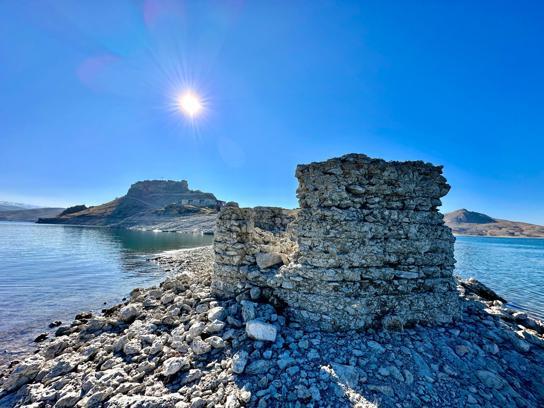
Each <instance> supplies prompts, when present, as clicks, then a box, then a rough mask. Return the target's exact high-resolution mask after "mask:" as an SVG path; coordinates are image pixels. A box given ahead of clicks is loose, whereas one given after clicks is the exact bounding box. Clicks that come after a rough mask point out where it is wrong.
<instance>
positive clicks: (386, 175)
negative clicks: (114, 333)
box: [215, 154, 459, 330]
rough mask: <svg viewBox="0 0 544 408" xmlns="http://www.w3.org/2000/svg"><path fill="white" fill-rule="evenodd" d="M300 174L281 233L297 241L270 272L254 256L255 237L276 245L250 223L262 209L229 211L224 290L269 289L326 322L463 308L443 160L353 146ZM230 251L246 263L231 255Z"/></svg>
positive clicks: (379, 322)
mask: <svg viewBox="0 0 544 408" xmlns="http://www.w3.org/2000/svg"><path fill="white" fill-rule="evenodd" d="M296 176H297V178H298V180H299V188H298V190H297V196H298V198H299V203H300V207H301V208H300V210H299V212H298V213H297V214H296V217H295V218H294V219H293V220H292V221H290V223H289V224H288V225H285V226H283V225H284V224H282V232H281V233H280V234H284V235H281V237H282V239H288V240H289V241H290V242H292V240H295V241H296V245H294V246H290V247H289V250H288V251H286V252H288V255H287V256H286V257H285V258H286V259H283V258H282V259H283V262H281V263H278V264H275V265H273V267H272V268H270V267H269V268H268V269H267V270H266V271H264V272H263V270H262V268H260V267H259V265H258V264H257V263H256V260H255V261H254V259H255V254H256V252H255V251H256V250H257V249H256V248H255V246H256V245H257V246H258V251H259V253H261V254H263V253H268V252H266V251H268V250H270V249H272V247H273V244H272V243H271V241H270V242H267V243H266V244H261V243H260V241H259V240H261V238H260V235H258V234H257V236H259V239H256V238H255V234H253V235H251V237H250V238H249V239H248V238H247V236H243V234H244V233H243V232H242V231H243V230H244V228H243V227H244V226H245V225H248V224H252V227H253V228H254V226H255V222H256V220H257V219H258V218H259V214H257V213H256V212H255V211H254V210H251V209H236V210H227V211H224V212H222V213H221V214H220V216H219V222H218V224H217V231H216V234H217V236H216V246H215V248H216V249H215V253H216V270H215V273H216V279H215V282H220V281H221V282H222V283H224V285H223V288H224V289H222V290H223V293H224V294H238V293H241V291H243V290H244V288H248V287H251V286H252V285H257V286H260V287H266V288H269V289H270V290H271V291H272V292H273V294H274V295H275V296H277V297H279V298H280V299H282V300H283V301H284V302H285V303H286V304H287V312H288V314H289V315H290V316H291V317H292V318H294V319H296V320H299V321H301V322H303V323H304V324H305V325H306V327H308V326H314V327H318V328H321V329H325V330H338V329H340V330H345V329H362V328H366V327H370V326H385V327H402V326H404V325H407V324H411V323H416V322H425V323H446V322H450V321H451V320H452V319H454V318H456V317H457V316H458V315H459V304H458V295H457V292H456V285H455V283H454V280H453V277H452V273H453V268H454V262H455V261H454V257H453V242H454V237H453V235H452V234H451V231H450V230H449V228H448V227H446V226H445V225H444V222H443V219H442V215H441V214H440V213H439V212H438V210H437V207H438V206H439V205H440V204H441V202H440V198H441V197H443V196H444V195H445V194H446V193H447V192H448V191H449V188H450V187H449V185H448V184H447V183H446V180H445V178H444V177H443V176H442V168H441V167H438V166H433V165H431V164H428V163H423V162H420V161H417V162H386V161H384V160H379V159H371V158H369V157H367V156H365V155H356V154H351V155H347V156H343V157H340V158H336V159H331V160H328V161H325V162H321V163H311V164H309V165H300V166H298V167H297V171H296ZM256 215H257V218H255V216H256ZM285 221H289V220H288V219H285ZM233 227H234V228H233ZM283 231H285V232H283ZM226 237H229V239H226ZM267 237H268V235H267ZM286 237H288V238H286ZM274 239H277V238H274ZM257 241H258V242H259V243H258V244H255V242H257ZM264 241H266V239H264V240H263V242H264ZM218 244H219V246H218ZM271 245H272V247H270V246H271ZM235 248H236V249H235ZM283 248H285V247H283ZM274 250H275V251H276V250H277V251H278V252H279V253H280V254H281V251H282V250H284V251H285V249H277V248H276V247H274ZM229 251H231V252H232V253H233V254H234V253H235V255H233V256H234V257H235V258H236V259H237V260H238V259H241V262H242V263H236V264H232V263H231V264H227V263H225V262H224V254H226V253H229ZM290 251H293V252H290ZM241 255H243V256H241ZM259 256H260V257H262V256H263V255H259ZM225 265H230V266H234V268H228V269H227V268H225ZM242 265H243V266H242ZM246 265H247V266H248V268H247V269H246V268H245V266H246ZM241 266H242V267H241ZM242 270H243V271H244V272H242ZM246 270H247V271H249V270H251V271H252V273H245V271H246ZM217 287H218V288H219V287H221V284H218V285H217ZM225 288H226V289H225ZM227 289H228V290H227ZM220 291H221V290H220Z"/></svg>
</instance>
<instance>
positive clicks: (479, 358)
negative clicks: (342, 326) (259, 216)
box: [0, 247, 544, 408]
mask: <svg viewBox="0 0 544 408" xmlns="http://www.w3.org/2000/svg"><path fill="white" fill-rule="evenodd" d="M159 261H160V263H161V264H163V265H164V267H165V269H166V270H168V271H169V272H171V273H172V274H173V276H172V277H170V278H168V279H166V280H165V281H164V282H163V283H162V284H161V285H160V286H159V287H152V288H149V289H138V290H134V291H133V292H132V294H131V296H130V299H129V300H128V301H127V302H125V303H124V304H122V305H118V306H114V307H113V308H110V309H107V310H104V313H103V314H102V315H91V314H89V313H79V314H78V315H77V316H76V320H74V322H73V323H72V324H71V325H66V326H61V327H60V328H55V329H53V330H56V332H57V336H56V338H55V339H54V340H52V341H49V340H45V341H44V342H43V343H41V345H40V349H39V351H38V352H37V353H36V354H35V355H33V356H31V357H29V358H27V359H25V360H23V361H21V362H19V363H14V365H13V367H12V368H11V369H9V370H6V371H0V407H23V406H25V407H44V408H47V407H59V408H60V407H73V406H75V407H97V408H98V407H123V408H125V407H126V408H128V407H141V408H144V407H145V408H153V407H157V408H163V407H171V408H174V407H175V408H203V407H207V408H220V407H224V408H238V407H241V406H250V407H259V408H266V407H284V406H293V407H302V406H307V407H353V406H360V407H376V406H379V407H392V408H393V407H394V408H399V407H406V408H410V407H416V406H428V407H444V406H462V407H469V408H477V407H481V406H485V407H496V406H508V407H515V406H519V407H528V406H542V403H543V402H544V383H543V379H544V353H543V352H542V351H543V347H544V339H543V337H542V334H543V333H544V325H543V324H542V323H540V322H538V321H535V320H533V319H531V318H529V317H528V316H527V315H525V314H524V313H520V312H515V311H513V310H511V309H508V308H506V307H504V305H503V304H502V302H500V301H499V300H487V301H485V300H483V299H482V298H480V296H479V295H478V294H482V295H485V296H486V298H488V299H494V298H495V297H494V296H492V295H490V292H489V291H488V290H483V289H484V288H483V286H482V285H481V284H478V283H477V282H474V281H467V282H463V287H462V288H460V294H461V296H462V300H461V310H462V313H463V320H462V322H460V323H459V324H456V325H451V326H449V327H423V326H415V327H413V328H409V329H405V330H403V331H387V330H379V331H376V330H373V329H369V330H366V331H362V332H355V331H344V332H332V333H331V332H323V331H316V330H314V331H308V330H306V326H305V325H301V324H298V323H296V322H293V321H289V320H288V319H286V318H285V317H284V316H283V315H282V311H281V309H277V308H275V307H274V306H273V305H271V304H269V303H267V302H266V301H265V299H264V297H263V296H261V297H260V298H258V299H251V298H250V296H249V293H243V294H241V295H240V296H239V299H238V300H234V299H219V298H215V297H214V296H213V294H212V293H211V291H210V281H211V274H212V267H213V255H212V250H211V248H210V247H207V248H201V249H194V250H188V251H187V250H183V251H179V252H177V253H172V252H169V253H168V254H165V255H164V256H161V257H160V258H159Z"/></svg>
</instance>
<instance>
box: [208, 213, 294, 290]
mask: <svg viewBox="0 0 544 408" xmlns="http://www.w3.org/2000/svg"><path fill="white" fill-rule="evenodd" d="M294 214H295V211H293V210H286V209H283V208H278V207H255V208H239V207H238V205H235V204H232V203H229V204H227V205H226V206H225V207H223V209H222V210H221V212H220V213H219V215H218V218H217V221H216V229H215V236H214V254H215V264H214V280H213V288H214V289H215V290H216V291H217V292H219V293H221V294H223V295H228V296H233V295H237V294H239V293H241V292H243V291H244V290H247V289H251V288H254V287H261V288H262V287H271V286H272V285H273V283H272V282H271V280H273V279H274V277H275V275H276V272H277V269H278V268H279V267H280V266H281V265H287V264H289V262H290V260H291V257H292V255H293V253H294V252H295V249H296V243H295V241H294V239H293V237H292V233H291V232H290V231H288V228H287V227H288V225H289V224H290V223H291V222H292V221H293V220H294Z"/></svg>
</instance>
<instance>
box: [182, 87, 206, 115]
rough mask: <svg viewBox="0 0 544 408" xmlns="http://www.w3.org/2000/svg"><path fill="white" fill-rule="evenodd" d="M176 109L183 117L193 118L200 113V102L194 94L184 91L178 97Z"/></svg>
mask: <svg viewBox="0 0 544 408" xmlns="http://www.w3.org/2000/svg"><path fill="white" fill-rule="evenodd" d="M178 107H179V109H180V110H181V112H183V113H184V114H185V115H187V116H189V117H191V118H194V117H195V116H197V115H198V114H199V113H200V112H201V111H202V102H201V101H200V98H199V97H198V95H196V94H195V93H194V92H192V91H186V92H184V93H183V94H182V95H181V96H180V97H179V99H178Z"/></svg>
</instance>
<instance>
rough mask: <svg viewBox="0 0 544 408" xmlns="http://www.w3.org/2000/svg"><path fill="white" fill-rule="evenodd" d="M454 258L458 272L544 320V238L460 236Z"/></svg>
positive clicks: (456, 243)
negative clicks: (472, 277)
mask: <svg viewBox="0 0 544 408" xmlns="http://www.w3.org/2000/svg"><path fill="white" fill-rule="evenodd" d="M455 259H457V264H456V273H458V274H459V275H461V276H463V277H470V276H474V277H475V278H476V279H478V280H480V281H481V282H483V283H484V284H486V285H488V286H489V287H490V288H492V289H493V290H494V291H495V292H497V293H498V294H500V295H502V296H503V297H504V298H505V299H506V300H507V301H508V302H509V303H510V304H511V305H512V306H514V307H516V308H519V309H522V310H525V311H527V312H529V313H530V314H532V315H535V316H536V317H539V318H540V319H544V239H535V238H489V237H457V240H456V242H455Z"/></svg>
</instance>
